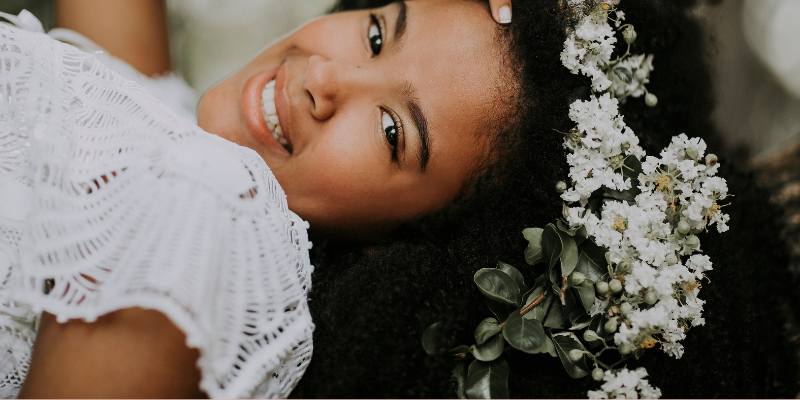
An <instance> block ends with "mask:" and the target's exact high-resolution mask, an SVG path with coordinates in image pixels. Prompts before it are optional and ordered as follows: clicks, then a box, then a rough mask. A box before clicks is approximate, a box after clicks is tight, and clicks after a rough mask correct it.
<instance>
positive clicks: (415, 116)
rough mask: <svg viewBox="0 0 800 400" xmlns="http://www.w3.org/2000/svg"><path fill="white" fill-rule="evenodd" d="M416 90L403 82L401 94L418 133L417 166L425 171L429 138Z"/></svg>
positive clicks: (429, 155) (425, 118) (408, 83)
mask: <svg viewBox="0 0 800 400" xmlns="http://www.w3.org/2000/svg"><path fill="white" fill-rule="evenodd" d="M416 92H417V91H416V88H415V87H414V85H413V84H412V83H411V82H406V83H405V85H404V87H403V96H404V97H405V98H406V107H408V113H409V114H411V120H412V121H414V125H416V128H417V134H419V154H418V159H419V168H420V170H421V171H422V172H425V167H427V166H428V160H429V159H430V157H431V152H430V147H431V139H430V134H429V132H428V118H427V117H426V116H425V113H424V112H423V111H422V107H421V106H420V104H419V99H418V98H417V95H416Z"/></svg>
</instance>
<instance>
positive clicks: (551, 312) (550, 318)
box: [542, 295, 567, 329]
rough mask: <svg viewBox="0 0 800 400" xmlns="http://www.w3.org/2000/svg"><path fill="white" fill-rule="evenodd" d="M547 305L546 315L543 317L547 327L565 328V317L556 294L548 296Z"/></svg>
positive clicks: (543, 323)
mask: <svg viewBox="0 0 800 400" xmlns="http://www.w3.org/2000/svg"><path fill="white" fill-rule="evenodd" d="M547 300H550V301H549V303H550V304H549V307H548V308H547V315H546V316H545V317H544V322H542V325H544V326H545V327H547V328H553V329H566V328H567V319H566V317H565V316H564V309H563V306H562V305H561V302H560V301H559V300H558V295H553V296H548V298H547Z"/></svg>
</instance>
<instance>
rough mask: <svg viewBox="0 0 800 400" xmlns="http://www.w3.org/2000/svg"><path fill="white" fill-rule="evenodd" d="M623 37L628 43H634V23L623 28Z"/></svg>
mask: <svg viewBox="0 0 800 400" xmlns="http://www.w3.org/2000/svg"><path fill="white" fill-rule="evenodd" d="M622 38H623V39H625V43H627V44H633V42H635V41H636V29H633V25H627V26H625V29H623V30H622Z"/></svg>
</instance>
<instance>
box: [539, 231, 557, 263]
mask: <svg viewBox="0 0 800 400" xmlns="http://www.w3.org/2000/svg"><path fill="white" fill-rule="evenodd" d="M557 232H558V229H557V228H556V227H555V225H553V224H547V226H545V227H544V231H543V232H542V252H543V253H544V257H545V261H547V265H549V266H550V268H553V267H554V266H555V265H556V262H558V260H559V258H560V257H561V238H559V236H558V233H557Z"/></svg>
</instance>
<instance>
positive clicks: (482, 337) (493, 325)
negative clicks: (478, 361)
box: [475, 317, 500, 345]
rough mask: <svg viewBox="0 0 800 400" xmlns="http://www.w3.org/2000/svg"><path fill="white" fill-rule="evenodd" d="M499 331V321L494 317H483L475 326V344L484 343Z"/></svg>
mask: <svg viewBox="0 0 800 400" xmlns="http://www.w3.org/2000/svg"><path fill="white" fill-rule="evenodd" d="M498 333H500V323H499V322H497V319H495V318H491V317H490V318H485V319H484V320H483V321H481V323H480V324H478V326H477V327H476V328H475V344H478V345H481V344H484V343H486V341H487V340H489V339H490V338H491V337H492V336H494V335H496V334H498Z"/></svg>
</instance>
